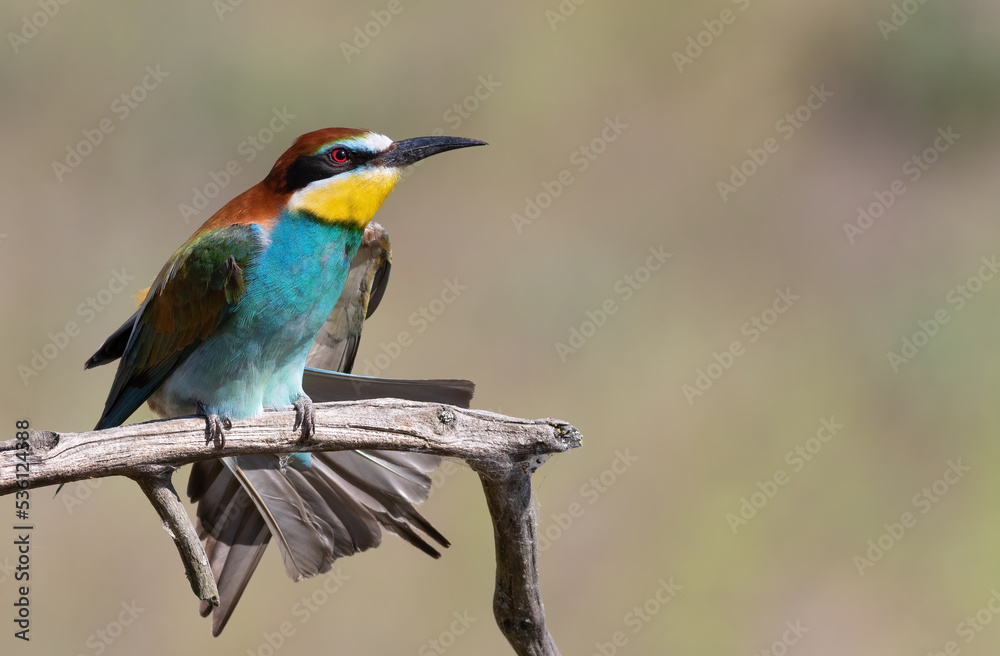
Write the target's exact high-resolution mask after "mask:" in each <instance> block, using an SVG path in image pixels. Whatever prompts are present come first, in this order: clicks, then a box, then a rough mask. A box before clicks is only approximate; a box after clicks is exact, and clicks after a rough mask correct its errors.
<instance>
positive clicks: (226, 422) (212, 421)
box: [198, 402, 233, 449]
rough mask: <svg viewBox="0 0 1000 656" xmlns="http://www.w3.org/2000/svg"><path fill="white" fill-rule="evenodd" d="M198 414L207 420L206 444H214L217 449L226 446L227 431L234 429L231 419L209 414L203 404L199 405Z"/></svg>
mask: <svg viewBox="0 0 1000 656" xmlns="http://www.w3.org/2000/svg"><path fill="white" fill-rule="evenodd" d="M198 414H199V415H201V416H202V417H204V418H205V444H208V443H210V442H214V443H215V446H216V448H219V449H221V448H223V447H225V446H226V431H227V430H229V429H231V428H232V427H233V422H232V421H231V420H230V419H229V417H220V416H219V415H217V414H215V413H212V412H209V411H208V408H206V407H205V406H204V405H203V404H202V403H201V402H199V403H198Z"/></svg>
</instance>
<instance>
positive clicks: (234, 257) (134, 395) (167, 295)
mask: <svg viewBox="0 0 1000 656" xmlns="http://www.w3.org/2000/svg"><path fill="white" fill-rule="evenodd" d="M259 230H260V229H259V228H258V227H256V226H254V225H232V226H228V227H225V228H219V229H216V230H210V231H208V232H203V233H200V234H196V235H195V236H194V237H192V238H191V239H190V240H189V241H188V242H187V243H186V244H184V246H182V247H181V248H180V249H178V250H177V252H176V253H174V254H173V256H172V257H171V258H170V260H169V261H168V262H167V264H166V265H165V266H164V267H163V270H161V271H160V273H159V275H158V276H157V277H156V280H155V281H154V282H153V285H152V287H151V288H150V290H149V294H148V295H147V296H146V300H145V301H144V302H143V304H142V306H140V307H139V310H138V312H136V314H135V316H134V317H133V318H132V319H130V320H129V321H128V322H126V324H125V325H124V326H122V327H121V328H119V329H118V331H117V332H115V334H113V335H112V336H111V337H109V338H108V341H106V342H105V344H104V346H102V347H101V349H100V350H99V351H98V352H97V353H96V354H94V356H93V357H92V358H91V359H90V360H89V361H88V362H87V366H88V367H89V366H94V365H96V364H103V363H104V362H106V361H108V358H111V356H112V353H113V352H115V351H117V350H118V349H120V348H121V346H122V342H123V341H124V333H125V331H127V330H128V339H127V341H124V350H123V351H121V353H122V355H121V362H120V363H119V365H118V373H117V375H116V376H115V382H114V384H113V385H112V386H111V392H110V393H109V394H108V400H107V402H106V403H105V405H104V413H103V414H102V415H101V419H100V421H99V422H98V423H97V429H102V428H109V427H111V426H118V425H119V424H121V423H122V422H124V421H125V420H126V419H128V417H129V415H131V414H132V413H133V412H135V411H136V409H137V408H138V407H139V406H141V405H142V404H143V403H144V402H145V401H146V399H147V398H149V396H150V395H151V394H152V393H153V392H154V391H156V388H157V387H159V386H160V385H161V384H162V383H163V381H164V380H166V378H167V377H168V376H169V375H170V374H171V372H173V370H174V369H176V368H177V366H178V365H179V364H180V363H181V362H183V361H184V359H185V358H187V357H188V355H190V353H191V352H192V351H193V350H194V349H195V348H197V347H198V345H199V344H201V343H202V342H203V341H204V340H205V339H206V338H208V336H209V335H211V334H212V333H213V332H214V331H215V330H217V329H218V328H219V326H221V325H222V324H223V323H225V322H226V321H227V320H228V319H229V318H230V317H231V316H232V314H233V312H234V310H235V308H236V306H237V304H238V303H239V301H240V297H241V296H242V295H243V291H244V289H245V287H246V280H245V278H244V272H245V270H246V269H247V267H248V266H249V265H250V263H251V261H252V259H253V257H254V256H255V255H256V254H257V253H258V252H259V251H260V248H261V245H262V241H261V236H260V233H259ZM129 323H131V324H132V328H131V329H130V330H129V329H127V328H126V327H127V326H128V325H129ZM112 359H113V358H112Z"/></svg>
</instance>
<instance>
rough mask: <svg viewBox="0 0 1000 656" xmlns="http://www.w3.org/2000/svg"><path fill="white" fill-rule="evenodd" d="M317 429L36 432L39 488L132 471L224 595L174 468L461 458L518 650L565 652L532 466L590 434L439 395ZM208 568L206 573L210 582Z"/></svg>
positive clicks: (328, 408) (187, 558)
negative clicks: (327, 454)
mask: <svg viewBox="0 0 1000 656" xmlns="http://www.w3.org/2000/svg"><path fill="white" fill-rule="evenodd" d="M315 409H316V434H315V436H314V437H313V438H312V439H310V440H309V441H308V442H303V441H302V440H301V438H300V436H299V433H298V432H297V431H293V430H292V426H293V425H294V421H295V415H294V413H293V412H289V411H282V412H268V413H265V414H264V415H262V416H260V417H256V418H253V419H249V420H245V421H238V422H234V424H233V428H232V429H231V430H229V431H227V432H226V441H225V445H224V446H222V447H216V446H213V445H207V444H206V443H205V422H204V419H201V418H181V419H170V420H162V421H151V422H146V423H143V424H131V425H128V426H120V427H117V428H109V429H106V430H102V431H91V432H87V433H53V432H48V431H41V432H39V431H31V435H30V437H29V439H28V442H29V445H30V447H31V449H30V452H29V455H28V463H29V466H30V481H31V487H32V488H37V487H42V486H46V485H56V484H60V483H68V482H72V481H77V480H81V479H85V478H96V477H104V476H128V477H130V478H133V479H134V480H136V481H137V482H138V483H139V485H140V486H141V487H142V489H143V492H145V493H146V496H147V497H148V498H149V499H150V501H151V502H152V503H153V506H154V507H155V508H156V510H157V513H158V514H159V515H160V517H161V519H162V520H163V521H164V524H165V527H166V528H167V529H168V531H169V532H170V534H171V536H172V537H173V538H174V541H175V542H176V543H177V548H178V551H179V552H180V554H181V557H182V559H183V560H184V563H185V569H186V572H187V575H188V579H189V580H190V581H191V586H192V589H193V590H194V591H195V594H197V595H198V596H199V598H201V599H204V600H208V601H209V602H210V603H211V602H212V600H217V598H218V592H217V591H216V590H215V581H214V579H212V577H211V572H210V570H209V569H208V567H207V559H205V554H204V549H203V548H202V545H201V542H200V541H199V540H198V539H197V536H196V533H195V531H194V527H193V526H192V525H191V522H190V519H188V518H187V515H186V513H185V512H184V508H183V505H182V504H181V502H180V500H179V499H178V498H177V494H176V492H174V489H173V486H172V485H171V483H170V472H172V471H173V470H174V469H176V468H177V467H180V466H181V465H185V464H188V463H192V462H196V461H199V460H206V459H209V458H218V457H222V456H236V455H244V454H253V453H288V452H294V451H336V450H348V449H388V450H396V451H414V452H421V453H432V454H436V455H441V456H450V457H455V458H460V459H462V460H464V461H465V462H466V463H468V464H469V466H470V467H472V468H473V469H474V470H475V471H476V472H477V473H478V474H479V477H480V480H481V481H482V484H483V491H484V492H485V494H486V501H487V505H488V507H489V511H490V516H491V518H492V520H493V531H494V537H495V542H496V560H497V575H496V591H495V595H494V602H493V611H494V616H495V618H496V621H497V625H498V626H499V627H500V630H501V631H502V632H503V634H504V636H506V638H507V640H508V641H509V642H510V644H511V646H512V647H513V648H514V651H515V652H516V653H517V654H520V655H524V656H527V655H530V656H553V655H557V654H559V651H558V649H557V648H556V645H555V641H554V640H553V639H552V636H551V635H550V634H549V632H548V629H547V628H546V626H545V614H544V610H543V606H542V597H541V591H540V588H539V581H538V549H537V539H536V538H537V535H536V518H535V508H534V500H533V496H532V491H531V475H532V474H533V473H534V471H535V469H537V468H538V466H540V465H541V464H542V462H544V460H545V458H546V457H547V456H549V455H551V454H553V453H561V452H564V451H568V450H569V449H572V448H575V447H578V446H580V444H581V442H582V437H581V435H580V433H579V432H578V431H577V430H576V429H575V428H573V427H572V426H570V425H569V424H567V423H566V422H563V421H558V420H555V419H534V420H529V419H517V418H514V417H506V416H503V415H498V414H495V413H492V412H486V411H483V410H466V409H462V408H456V407H453V406H447V405H440V404H435V403H418V402H414V401H401V400H398V399H376V400H369V401H352V402H344V403H323V404H317V405H316V406H315ZM14 449H15V446H14V442H13V441H9V442H0V495H4V494H10V493H11V492H14V491H15V490H16V489H18V488H17V480H16V478H15V464H16V462H17V454H16V452H15V450H14ZM206 574H207V580H206Z"/></svg>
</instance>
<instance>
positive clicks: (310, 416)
mask: <svg viewBox="0 0 1000 656" xmlns="http://www.w3.org/2000/svg"><path fill="white" fill-rule="evenodd" d="M293 405H294V406H295V425H294V426H293V427H292V430H298V429H299V426H301V427H302V439H303V440H308V439H309V438H311V437H312V436H313V435H315V434H316V409H315V408H314V407H313V402H312V399H310V398H309V397H308V396H300V397H299V398H297V399H296V400H295V403H294V404H293Z"/></svg>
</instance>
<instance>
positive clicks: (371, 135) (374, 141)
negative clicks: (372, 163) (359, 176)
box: [340, 132, 392, 154]
mask: <svg viewBox="0 0 1000 656" xmlns="http://www.w3.org/2000/svg"><path fill="white" fill-rule="evenodd" d="M340 144H341V145H342V146H344V147H345V148H353V149H355V150H363V151H366V152H369V153H373V154H374V153H381V152H382V151H383V150H385V149H386V148H388V147H389V146H391V145H392V139H390V138H389V137H387V136H385V135H384V134H379V133H378V132H368V133H367V134H364V135H362V136H360V137H352V138H350V139H344V140H342V141H340Z"/></svg>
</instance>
